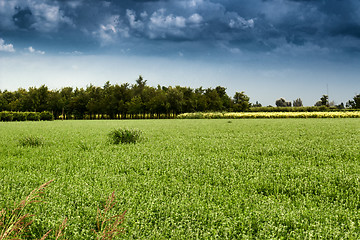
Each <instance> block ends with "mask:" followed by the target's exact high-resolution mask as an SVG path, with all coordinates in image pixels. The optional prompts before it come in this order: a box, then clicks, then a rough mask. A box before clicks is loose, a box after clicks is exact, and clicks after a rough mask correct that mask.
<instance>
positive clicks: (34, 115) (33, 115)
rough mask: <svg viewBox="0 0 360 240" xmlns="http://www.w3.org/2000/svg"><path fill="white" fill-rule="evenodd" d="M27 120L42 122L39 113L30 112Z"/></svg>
mask: <svg viewBox="0 0 360 240" xmlns="http://www.w3.org/2000/svg"><path fill="white" fill-rule="evenodd" d="M26 119H27V120H28V121H40V113H38V112H29V113H28V114H27V117H26Z"/></svg>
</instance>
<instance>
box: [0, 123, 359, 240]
mask: <svg viewBox="0 0 360 240" xmlns="http://www.w3.org/2000/svg"><path fill="white" fill-rule="evenodd" d="M119 127H127V128H136V129H139V130H141V131H142V132H143V134H142V136H143V137H144V138H143V139H142V141H140V142H139V143H137V144H128V145H111V144H109V143H107V134H108V133H109V132H110V131H111V130H112V129H114V128H119ZM0 132H1V138H0V209H2V208H4V207H11V206H12V205H13V203H14V201H19V200H20V199H23V198H24V197H25V196H26V195H28V194H29V193H30V192H31V190H33V189H35V188H36V187H38V186H39V185H41V184H42V183H44V182H47V181H48V180H51V179H55V181H54V182H53V183H51V185H50V186H49V187H48V188H47V189H46V195H45V200H46V203H43V204H41V205H34V206H33V208H32V209H30V210H31V211H32V212H31V213H34V214H35V215H36V216H37V217H36V218H35V221H34V223H33V224H32V225H31V233H30V234H32V236H31V237H32V238H33V237H34V236H37V237H39V236H42V235H43V234H44V233H45V232H46V231H47V230H49V229H52V228H54V227H56V226H58V225H59V224H60V223H61V222H62V220H64V218H65V217H67V218H68V227H67V228H66V236H65V237H66V238H68V239H91V236H92V234H91V229H94V228H95V227H96V219H95V218H96V210H97V207H100V206H101V205H102V204H103V203H104V202H105V201H106V198H107V196H108V195H109V194H110V193H112V192H113V191H116V196H117V199H118V204H117V206H116V208H115V210H117V211H118V213H122V212H123V211H124V210H127V213H126V217H125V219H126V220H125V223H124V227H125V230H126V233H125V234H124V235H123V236H122V237H123V238H126V239H169V238H173V239H193V238H199V239H206V238H212V239H216V238H217V239H233V238H295V239H305V238H307V239H318V238H325V239H331V238H336V239H338V238H345V239H346V238H349V239H359V238H360V211H359V209H360V151H359V149H360V120H359V119H243V120H242V119H238V120H231V121H229V120H226V119H217V120H137V121H130V120H128V121H54V122H11V123H0ZM29 136H31V137H35V138H40V139H41V140H42V144H40V145H39V146H33V147H31V146H21V144H20V142H19V140H20V139H24V137H29Z"/></svg>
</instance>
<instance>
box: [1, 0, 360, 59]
mask: <svg viewBox="0 0 360 240" xmlns="http://www.w3.org/2000/svg"><path fill="white" fill-rule="evenodd" d="M18 30H22V31H24V30H26V31H28V32H29V33H33V34H36V33H39V34H44V33H46V34H48V35H56V34H58V35H63V36H66V35H67V34H68V36H69V39H68V42H69V44H71V38H73V39H79V38H80V39H87V41H96V42H98V43H99V45H101V46H116V45H117V44H123V43H126V42H129V43H132V42H136V43H137V44H138V43H142V44H143V45H146V44H151V43H152V42H154V41H164V42H166V43H167V44H171V42H176V43H178V42H190V43H191V42H194V43H196V44H194V45H198V43H201V42H206V43H211V44H212V45H213V46H221V47H222V48H223V49H228V50H229V51H230V52H239V51H240V50H241V51H244V50H245V51H277V50H279V49H281V48H284V46H285V49H291V48H298V49H299V48H300V49H306V48H310V49H321V50H327V51H332V50H334V51H335V50H336V51H339V50H340V51H354V50H355V51H359V50H360V3H359V1H358V0H347V1H339V0H326V1H317V0H316V1H315V0H252V1H248V0H227V1H225V0H218V1H215V0H168V1H165V0H151V1H149V0H122V1H115V0H113V1H110V0H108V1H95V0H88V1H85V0H68V1H45V0H12V1H8V0H0V33H1V34H2V35H1V36H0V37H2V38H6V34H7V33H9V32H16V31H18ZM70 33H71V34H70ZM190 45H191V44H187V46H190Z"/></svg>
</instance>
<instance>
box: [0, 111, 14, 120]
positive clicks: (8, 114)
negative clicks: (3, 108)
mask: <svg viewBox="0 0 360 240" xmlns="http://www.w3.org/2000/svg"><path fill="white" fill-rule="evenodd" d="M13 118H14V115H13V114H12V113H11V112H1V113H0V120H1V121H3V122H11V121H12V120H13Z"/></svg>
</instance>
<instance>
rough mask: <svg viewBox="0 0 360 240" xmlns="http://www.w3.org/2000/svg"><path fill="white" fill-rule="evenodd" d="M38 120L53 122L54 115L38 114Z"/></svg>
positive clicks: (48, 113) (45, 112)
mask: <svg viewBox="0 0 360 240" xmlns="http://www.w3.org/2000/svg"><path fill="white" fill-rule="evenodd" d="M40 120H43V121H52V120H54V115H53V114H52V113H51V112H48V111H44V112H41V113H40Z"/></svg>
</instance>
